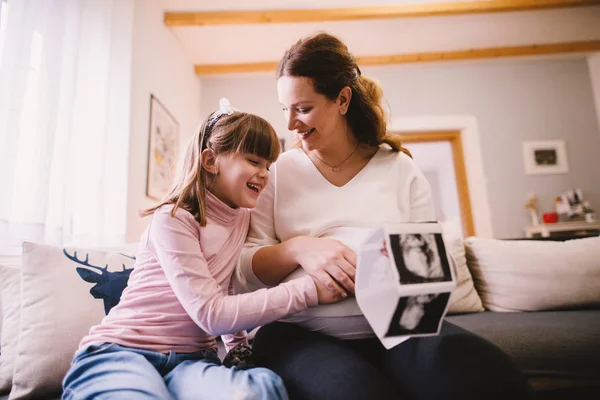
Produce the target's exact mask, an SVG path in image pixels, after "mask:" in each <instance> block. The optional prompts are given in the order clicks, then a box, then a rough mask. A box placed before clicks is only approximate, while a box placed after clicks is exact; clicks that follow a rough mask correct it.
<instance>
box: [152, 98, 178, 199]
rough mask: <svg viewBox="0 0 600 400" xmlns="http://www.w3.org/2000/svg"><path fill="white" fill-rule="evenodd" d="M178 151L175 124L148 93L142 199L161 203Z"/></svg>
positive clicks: (171, 177)
mask: <svg viewBox="0 0 600 400" xmlns="http://www.w3.org/2000/svg"><path fill="white" fill-rule="evenodd" d="M178 149H179V124H178V123H177V120H175V118H174V117H173V115H172V114H171V113H170V112H169V111H168V110H167V109H166V107H165V106H164V105H163V104H162V103H161V102H160V101H159V100H158V99H157V98H156V97H155V96H154V95H152V94H151V95H150V129H149V139H148V175H147V179H146V196H148V197H150V198H153V199H156V200H161V199H162V198H163V197H165V196H166V195H167V193H168V192H169V190H170V189H171V186H172V185H173V179H174V176H175V166H176V162H177V152H178Z"/></svg>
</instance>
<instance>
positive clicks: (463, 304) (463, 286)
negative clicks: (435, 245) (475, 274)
mask: <svg viewBox="0 0 600 400" xmlns="http://www.w3.org/2000/svg"><path fill="white" fill-rule="evenodd" d="M444 245H445V246H446V251H447V252H448V253H450V255H451V256H452V258H453V259H454V263H455V264H456V271H457V277H456V289H454V291H453V292H452V295H451V296H450V300H449V302H450V305H449V306H448V314H460V313H470V312H480V311H484V308H483V305H482V303H481V298H480V297H479V294H477V291H476V290H475V286H474V284H473V278H472V276H471V272H469V268H468V267H467V259H466V256H465V243H464V241H463V238H462V236H461V235H460V233H458V232H451V231H448V230H447V229H444Z"/></svg>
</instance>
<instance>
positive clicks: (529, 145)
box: [523, 140, 569, 175]
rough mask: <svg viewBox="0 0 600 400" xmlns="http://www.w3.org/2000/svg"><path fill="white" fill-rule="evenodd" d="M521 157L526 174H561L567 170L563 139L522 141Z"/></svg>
mask: <svg viewBox="0 0 600 400" xmlns="http://www.w3.org/2000/svg"><path fill="white" fill-rule="evenodd" d="M523 157H524V161H525V172H526V173H527V174H528V175H539V174H562V173H567V172H568V171H569V164H568V160H567V149H566V145H565V141H564V140H542V141H532V142H523Z"/></svg>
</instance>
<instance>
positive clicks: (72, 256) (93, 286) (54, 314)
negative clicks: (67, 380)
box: [11, 243, 134, 398]
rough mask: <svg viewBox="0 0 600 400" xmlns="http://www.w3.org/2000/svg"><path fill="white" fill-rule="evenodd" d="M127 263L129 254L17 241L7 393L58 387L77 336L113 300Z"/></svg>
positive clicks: (35, 393) (43, 392)
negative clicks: (16, 302) (19, 254)
mask: <svg viewBox="0 0 600 400" xmlns="http://www.w3.org/2000/svg"><path fill="white" fill-rule="evenodd" d="M133 263H134V259H133V255H132V254H121V253H118V252H114V251H113V252H111V251H100V250H96V249H88V250H86V249H73V248H66V249H62V248H57V247H52V246H46V245H39V244H34V243H24V244H23V264H22V267H21V269H22V282H21V285H22V296H21V304H22V308H21V330H20V334H19V343H18V346H17V357H16V360H15V368H14V374H13V387H12V391H11V398H21V397H44V398H47V397H49V395H51V394H53V393H57V392H60V389H61V383H62V378H63V377H64V375H65V373H66V372H67V370H68V368H69V366H70V362H71V358H72V357H73V354H74V353H75V351H76V350H77V347H78V345H79V342H80V341H81V339H82V337H83V336H84V335H86V334H87V333H88V331H89V329H90V327H91V326H93V325H95V324H98V323H100V322H101V320H102V318H103V317H104V316H105V315H106V313H107V312H108V310H109V309H110V307H112V306H114V305H115V303H116V302H118V300H119V299H120V295H121V291H122V290H123V288H124V287H125V284H126V282H127V279H123V278H124V275H127V276H128V272H130V271H131V269H132V268H133ZM113 278H116V279H113ZM117 287H118V288H117ZM117 289H118V290H117ZM117 292H118V293H117Z"/></svg>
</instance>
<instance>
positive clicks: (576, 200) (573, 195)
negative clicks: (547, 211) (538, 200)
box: [554, 189, 591, 222]
mask: <svg viewBox="0 0 600 400" xmlns="http://www.w3.org/2000/svg"><path fill="white" fill-rule="evenodd" d="M586 204H587V206H586ZM554 207H555V211H556V212H557V213H558V215H559V220H560V221H561V222H568V221H583V220H584V219H585V209H586V207H587V209H589V210H591V206H590V203H589V202H588V201H584V199H583V192H582V190H581V189H571V190H567V191H566V192H564V193H562V194H561V195H560V196H559V197H557V198H556V199H554Z"/></svg>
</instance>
